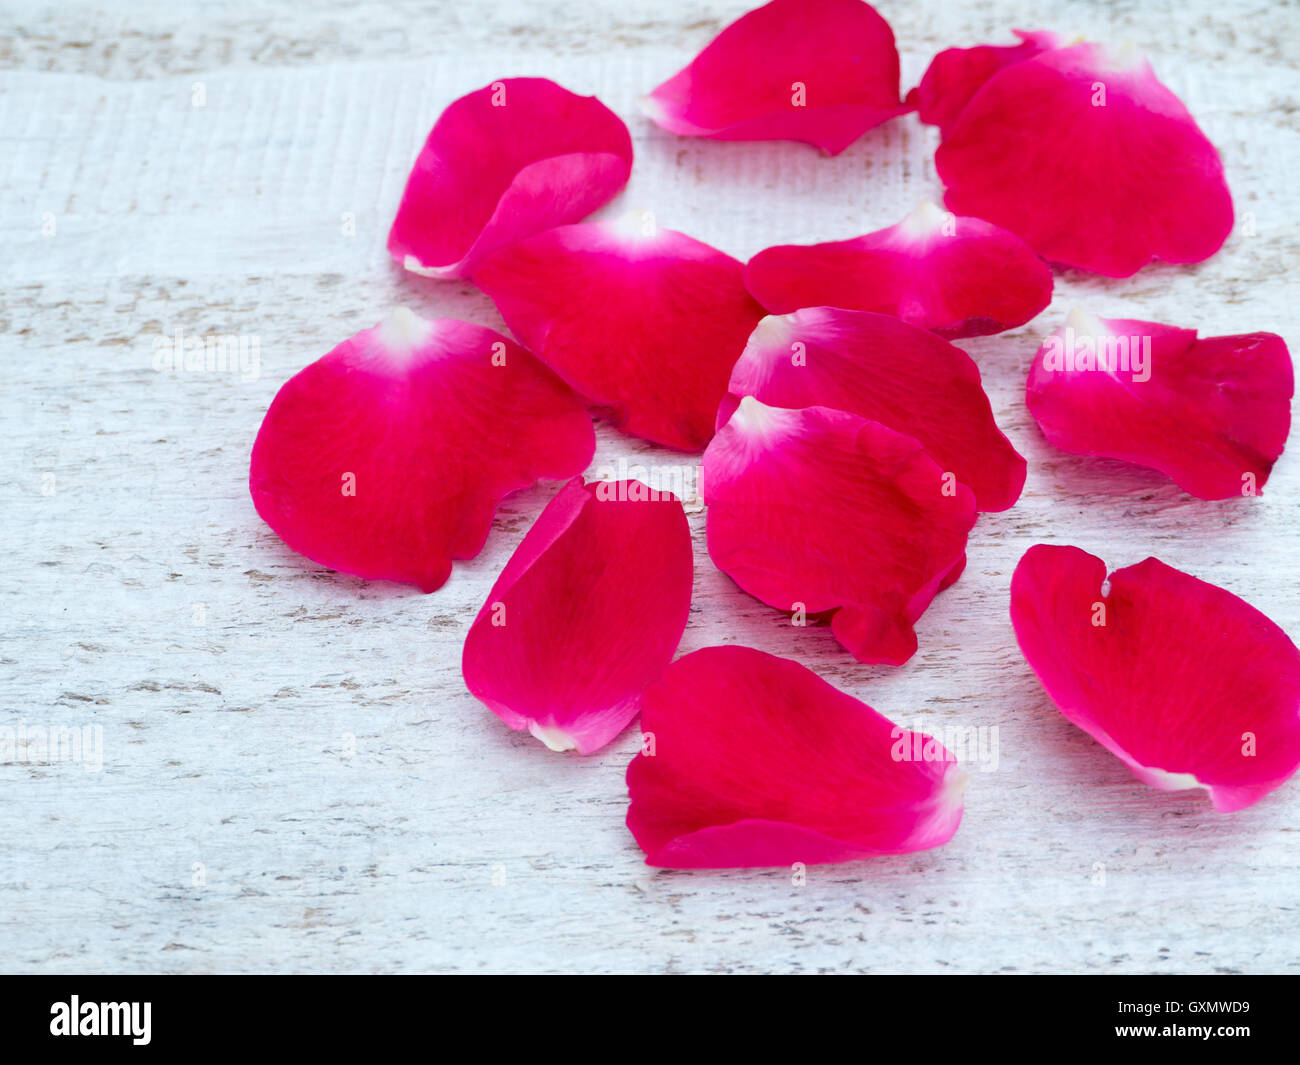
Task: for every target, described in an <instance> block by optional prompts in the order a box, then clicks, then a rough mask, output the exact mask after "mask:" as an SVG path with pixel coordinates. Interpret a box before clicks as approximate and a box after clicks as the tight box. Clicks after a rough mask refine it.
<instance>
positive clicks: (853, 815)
mask: <svg viewBox="0 0 1300 1065" xmlns="http://www.w3.org/2000/svg"><path fill="white" fill-rule="evenodd" d="M641 727H642V731H643V732H644V733H645V737H646V739H645V742H644V743H643V746H642V752H641V753H638V754H637V756H636V757H635V758H633V759H632V764H631V765H629V766H628V771H627V785H628V793H629V795H630V796H631V800H632V801H631V805H630V806H629V807H628V812H627V826H628V828H629V829H630V830H631V832H632V835H633V836H635V837H636V841H637V843H638V844H640V846H641V849H642V850H644V851H645V855H646V863H647V864H649V865H657V866H667V867H670V868H677V869H718V868H744V867H754V866H771V865H784V866H791V865H793V864H794V863H796V862H798V863H802V864H804V865H813V864H822V863H828V862H848V861H854V860H856V859H859V858H869V857H873V856H875V855H880V854H906V853H909V852H912V851H918V850H925V849H928V848H930V847H938V846H940V845H941V844H943V843H946V842H947V841H948V840H949V839H950V838H951V837H952V834H953V833H954V832H955V831H956V830H957V826H958V824H959V823H960V821H961V815H962V792H963V790H964V788H965V774H964V773H963V772H962V771H961V770H960V769H959V768H958V766H957V762H956V760H955V758H953V756H952V755H951V754H950V753H949V752H948V751H947V750H946V749H945V748H944V747H943V746H942V745H941V744H939V743H938V742H937V741H935V740H932V739H929V738H926V739H925V740H924V741H923V743H917V742H916V739H917V737H916V736H915V734H914V733H912V732H910V731H908V730H907V729H903V728H901V727H898V726H895V725H894V724H893V722H891V721H890V720H889V719H888V718H886V717H883V716H882V715H880V714H878V713H877V712H876V711H875V710H873V709H871V707H869V706H867V705H866V704H865V703H862V702H859V701H858V700H857V699H854V698H852V697H851V696H849V695H846V694H845V693H844V692H841V691H838V690H837V689H835V688H833V687H831V685H829V684H827V683H826V682H825V681H824V680H822V679H821V678H820V677H818V676H817V675H816V674H815V673H813V672H811V671H810V670H808V669H805V668H804V667H803V666H801V665H799V664H798V663H797V662H791V661H789V660H788V659H784V658H776V657H775V656H773V655H768V654H764V653H762V652H761V651H754V650H751V649H750V648H748V647H706V648H704V649H703V650H701V651H696V652H695V653H694V654H689V655H686V656H685V657H684V658H680V659H678V660H677V661H676V662H674V663H673V664H672V665H671V666H669V667H668V669H667V670H666V671H665V672H664V674H663V676H662V677H661V678H660V679H659V680H657V681H656V682H655V683H653V684H651V685H650V687H649V688H647V689H646V692H645V697H644V709H643V711H642V715H641ZM918 750H919V751H920V753H921V754H922V757H921V758H919V759H918V758H915V757H914V754H915V753H916V752H917V751H918ZM651 752H653V753H651Z"/></svg>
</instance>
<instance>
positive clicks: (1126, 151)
mask: <svg viewBox="0 0 1300 1065" xmlns="http://www.w3.org/2000/svg"><path fill="white" fill-rule="evenodd" d="M935 167H936V169H937V170H938V172H939V176H940V178H942V179H943V182H944V184H945V185H946V186H947V189H948V191H947V193H946V194H945V197H944V200H945V203H946V204H947V205H948V208H949V209H950V210H952V211H954V212H956V213H957V214H962V215H977V216H979V217H980V218H986V219H988V220H989V221H990V222H993V223H995V224H997V225H1000V226H1002V227H1004V228H1006V229H1009V230H1011V231H1012V232H1013V233H1015V234H1017V235H1019V236H1020V237H1021V238H1023V239H1024V240H1025V242H1026V243H1028V244H1029V245H1030V246H1031V247H1032V248H1034V249H1035V250H1036V251H1037V252H1038V253H1039V254H1040V255H1042V256H1043V257H1044V258H1045V259H1048V260H1049V261H1051V262H1056V263H1061V264H1064V265H1067V266H1077V267H1081V268H1083V269H1085V270H1092V271H1094V272H1096V273H1099V274H1105V275H1107V276H1110V277H1127V276H1129V275H1130V274H1132V273H1135V272H1136V271H1137V270H1138V269H1140V268H1141V267H1142V266H1144V265H1146V263H1148V262H1149V261H1150V260H1151V259H1153V258H1154V259H1163V260H1165V261H1167V262H1175V263H1190V262H1199V261H1201V260H1202V259H1206V258H1209V256H1211V255H1213V254H1214V253H1215V252H1216V251H1218V250H1219V248H1220V247H1221V246H1222V244H1223V242H1224V240H1226V239H1227V236H1228V233H1229V232H1230V231H1231V229H1232V217H1233V216H1232V198H1231V196H1230V195H1229V193H1228V186H1227V184H1226V182H1225V181H1224V177H1223V163H1222V161H1221V160H1220V158H1219V153H1218V152H1217V151H1216V150H1215V148H1214V145H1212V144H1211V143H1210V142H1209V141H1208V140H1206V138H1205V134H1203V133H1202V132H1201V130H1200V128H1199V127H1198V126H1197V125H1196V122H1195V121H1194V120H1193V119H1192V116H1191V115H1189V114H1188V113H1187V109H1186V108H1185V107H1184V106H1183V105H1182V103H1181V102H1180V101H1179V100H1178V98H1177V97H1176V96H1175V95H1174V94H1173V93H1172V92H1170V91H1169V90H1168V89H1167V88H1165V86H1164V85H1162V84H1161V83H1160V82H1159V81H1157V80H1156V76H1155V74H1154V73H1153V72H1152V70H1151V67H1150V65H1149V64H1148V63H1147V62H1146V60H1145V59H1142V58H1141V57H1134V56H1131V55H1127V54H1120V53H1113V52H1110V51H1108V50H1107V49H1105V48H1103V47H1101V46H1099V45H1094V44H1079V45H1075V46H1073V47H1071V48H1059V49H1054V50H1051V51H1046V52H1042V53H1040V54H1039V55H1036V56H1034V57H1033V58H1031V59H1025V60H1022V61H1021V62H1019V63H1013V64H1011V65H1010V66H1007V67H1004V68H1003V69H1002V70H1000V71H999V72H998V73H996V74H994V75H993V77H991V78H990V79H989V80H988V81H987V82H985V83H984V86H983V88H981V89H980V90H979V91H978V92H977V93H976V94H975V95H974V96H973V97H972V98H971V100H970V102H969V103H968V104H967V105H966V107H965V108H964V109H963V110H962V112H961V115H960V117H959V118H958V119H957V122H956V124H955V125H954V126H953V127H952V129H951V130H950V131H949V133H948V134H947V135H946V136H945V137H944V140H943V143H942V144H941V145H940V146H939V149H938V151H937V152H936V153H935Z"/></svg>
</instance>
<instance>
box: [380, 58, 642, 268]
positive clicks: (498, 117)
mask: <svg viewBox="0 0 1300 1065" xmlns="http://www.w3.org/2000/svg"><path fill="white" fill-rule="evenodd" d="M631 170H632V139H631V137H630V136H629V135H628V131H627V127H626V126H625V125H623V122H622V120H621V119H620V118H619V117H618V116H617V115H615V114H614V112H613V111H611V110H610V109H609V108H608V107H606V106H605V105H604V104H602V103H601V102H600V101H599V100H597V99H596V98H595V97H594V96H577V95H575V94H574V93H571V92H569V91H568V90H567V89H564V88H561V87H560V86H559V85H556V84H555V83H554V82H553V81H547V80H546V79H545V78H504V79H502V80H501V81H495V82H493V83H492V84H491V85H487V86H485V87H484V88H482V89H479V90H478V91H476V92H472V93H470V94H469V95H468V96H462V97H461V98H460V99H459V100H456V101H455V102H453V103H452V104H450V105H449V106H448V107H447V109H446V110H445V111H443V113H442V115H441V116H440V117H439V119H438V121H437V123H436V124H435V125H434V127H433V130H432V132H430V134H429V139H428V140H427V141H426V142H425V145H424V148H423V149H422V150H421V152H420V155H419V157H418V158H417V159H416V160H415V166H414V168H413V169H412V171H411V176H410V178H409V179H408V180H407V183H406V191H405V193H403V195H402V203H401V206H400V207H399V208H398V210H397V217H396V219H394V221H393V228H392V231H391V232H390V233H389V235H388V251H389V254H391V255H392V257H393V258H394V259H396V260H397V261H398V262H399V263H401V264H402V265H404V266H405V267H406V268H407V269H408V270H412V271H414V272H415V273H419V274H425V275H427V276H429V277H441V278H450V277H468V276H469V275H470V273H471V272H472V271H473V269H474V267H475V265H476V264H477V263H478V262H479V260H481V259H482V258H483V257H484V256H485V255H488V254H490V253H491V252H493V251H495V250H496V249H498V248H501V247H504V246H505V245H507V244H511V243H513V242H514V241H516V240H519V239H521V238H523V237H527V236H531V235H532V234H534V233H540V232H541V231H542V230H544V229H550V228H551V227H552V226H558V225H565V224H567V223H569V222H577V221H579V220H580V219H582V218H585V217H586V216H587V215H589V214H591V212H592V211H594V210H595V209H596V208H597V207H600V206H601V205H602V204H604V203H606V202H608V201H609V200H610V199H611V198H613V196H614V194H615V193H617V192H618V190H619V189H621V188H622V187H623V186H624V185H625V184H627V178H628V174H629V173H631Z"/></svg>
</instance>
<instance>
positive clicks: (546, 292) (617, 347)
mask: <svg viewBox="0 0 1300 1065" xmlns="http://www.w3.org/2000/svg"><path fill="white" fill-rule="evenodd" d="M743 271H744V267H742V266H741V264H740V263H739V262H738V261H737V260H735V259H733V258H732V257H731V256H730V255H724V254H723V253H722V252H720V251H718V250H717V249H715V248H711V247H709V246H708V245H707V244H701V243H700V242H699V241H698V240H693V239H691V238H690V237H688V236H685V235H684V234H682V233H676V232H673V231H672V230H671V229H658V228H656V227H655V226H654V223H653V221H652V220H650V219H649V218H648V216H644V215H641V216H637V215H629V216H627V217H626V218H623V219H621V220H619V221H616V222H596V223H591V224H587V225H579V226H564V227H562V228H559V229H553V230H550V231H549V232H547V233H542V234H539V235H538V236H536V237H532V238H531V239H529V240H525V241H521V242H520V243H518V244H515V245H513V246H512V247H510V248H507V249H505V250H504V251H502V252H500V253H498V254H497V255H494V256H493V257H492V258H491V259H489V260H488V261H487V262H485V263H484V264H483V266H482V267H481V268H480V269H479V270H478V271H477V272H476V273H475V275H474V281H475V283H476V284H478V285H479V286H480V287H481V288H482V289H483V290H484V291H485V292H487V294H488V295H489V296H491V297H492V299H493V300H494V301H495V303H496V305H497V309H498V310H500V312H501V315H502V317H503V318H505V320H506V324H507V325H509V326H510V329H511V331H512V332H513V333H514V334H515V336H517V337H518V338H519V339H520V340H521V341H522V342H523V343H524V344H525V345H527V346H528V347H529V348H530V349H531V350H532V351H534V352H536V353H537V356H538V358H540V359H541V360H542V361H543V362H545V363H546V364H547V365H548V366H550V367H551V368H552V369H553V370H554V371H555V372H556V373H558V374H559V375H560V376H561V377H563V378H564V379H565V380H566V381H567V382H569V384H570V385H572V386H573V388H574V389H575V390H576V391H577V392H579V393H581V394H582V395H583V396H585V397H586V398H587V399H588V400H589V401H590V402H592V403H593V404H596V405H598V406H601V407H605V408H608V409H609V410H610V412H611V414H612V416H613V418H614V420H615V423H616V424H617V425H619V427H620V428H622V429H623V430H625V431H626V432H628V433H631V434H633V435H634V436H642V437H645V438H646V439H648V440H653V441H655V442H656V443H660V444H667V445H668V446H669V447H675V448H680V449H682V450H684V451H699V450H700V449H702V448H703V447H704V445H705V444H706V443H708V441H709V438H710V437H711V436H712V435H713V422H714V416H715V415H716V413H717V409H718V403H719V402H720V401H721V399H722V397H723V395H725V394H726V391H727V378H728V376H729V375H730V373H731V367H732V365H733V364H734V363H735V361H736V359H737V358H738V357H739V356H740V353H741V351H742V350H743V349H744V347H745V341H746V340H747V339H748V338H749V334H750V332H751V331H752V330H753V328H754V326H755V325H757V324H758V321H759V319H760V318H762V316H763V309H762V308H761V307H759V305H758V304H757V303H755V302H754V301H753V299H751V298H750V296H749V293H747V292H746V291H745V286H744V283H743V280H742V275H743Z"/></svg>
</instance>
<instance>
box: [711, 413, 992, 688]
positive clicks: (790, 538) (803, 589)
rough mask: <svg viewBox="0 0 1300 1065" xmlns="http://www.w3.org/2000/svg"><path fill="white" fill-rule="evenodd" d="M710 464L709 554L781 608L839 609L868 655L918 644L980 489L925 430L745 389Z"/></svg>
mask: <svg viewBox="0 0 1300 1065" xmlns="http://www.w3.org/2000/svg"><path fill="white" fill-rule="evenodd" d="M700 472H701V479H700V491H701V495H702V496H703V497H704V501H705V503H707V504H708V526H707V529H708V545H709V555H710V557H711V558H712V559H713V561H714V563H715V564H716V565H717V567H718V568H719V569H720V570H722V571H723V572H724V573H726V574H727V575H728V576H730V577H731V579H732V580H734V581H735V582H736V583H737V584H738V585H740V587H741V588H743V589H744V590H745V591H746V592H748V593H749V594H750V595H752V596H754V597H755V598H756V599H760V600H762V601H763V602H764V603H767V604H768V605H769V606H773V607H776V608H777V609H778V610H785V611H791V612H801V613H804V614H806V615H816V614H825V613H828V612H833V616H832V618H831V629H832V631H833V632H834V634H835V637H836V639H838V640H839V642H840V643H841V644H842V645H843V646H844V647H845V648H847V649H848V650H849V651H850V652H851V653H852V654H853V656H854V657H855V658H857V659H858V660H859V661H861V662H888V663H891V664H894V665H899V664H901V663H903V662H906V661H907V660H908V659H909V658H910V657H911V656H912V655H913V654H914V653H915V652H916V633H915V632H914V631H913V629H912V625H913V623H914V622H915V621H916V620H917V618H919V617H920V616H921V614H922V613H923V612H924V610H925V608H926V607H927V606H929V604H930V601H931V600H932V599H933V598H934V596H935V594H936V593H937V592H938V591H939V589H940V588H941V587H944V586H946V585H945V579H946V578H948V577H949V575H950V572H951V571H952V570H953V568H954V567H957V566H960V565H962V564H963V563H964V554H965V550H966V534H967V533H968V532H969V531H970V528H971V526H972V525H973V524H974V522H975V497H974V495H973V494H972V493H971V490H970V489H969V488H967V487H966V486H965V485H963V484H961V483H959V482H957V481H956V480H955V479H953V477H952V475H951V474H950V473H945V471H944V470H941V469H940V468H939V466H938V465H937V464H936V463H935V461H934V460H933V459H932V458H930V456H929V455H927V454H926V453H925V452H924V451H923V450H922V448H921V445H920V444H919V443H918V442H917V441H916V440H915V439H913V438H912V437H910V436H903V435H902V434H900V433H896V432H894V431H893V430H892V429H888V428H886V427H885V426H883V425H880V424H879V423H878V422H874V421H868V420H866V419H864V418H860V417H858V415H856V414H849V413H847V412H845V411H839V410H831V409H829V408H827V407H809V408H807V409H804V410H782V409H779V408H775V407H769V406H766V405H765V404H763V403H760V402H759V401H758V400H756V399H754V398H753V397H752V396H746V397H745V398H744V399H742V400H741V401H740V405H739V407H737V409H736V412H735V414H733V415H732V416H731V420H730V421H728V422H727V424H726V425H725V426H723V427H722V428H721V429H720V430H719V431H718V435H717V436H716V437H714V439H713V442H712V443H711V444H710V445H709V447H708V450H707V451H705V453H704V461H703V465H702V467H701V471H700ZM947 583H951V580H948V582H947Z"/></svg>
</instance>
